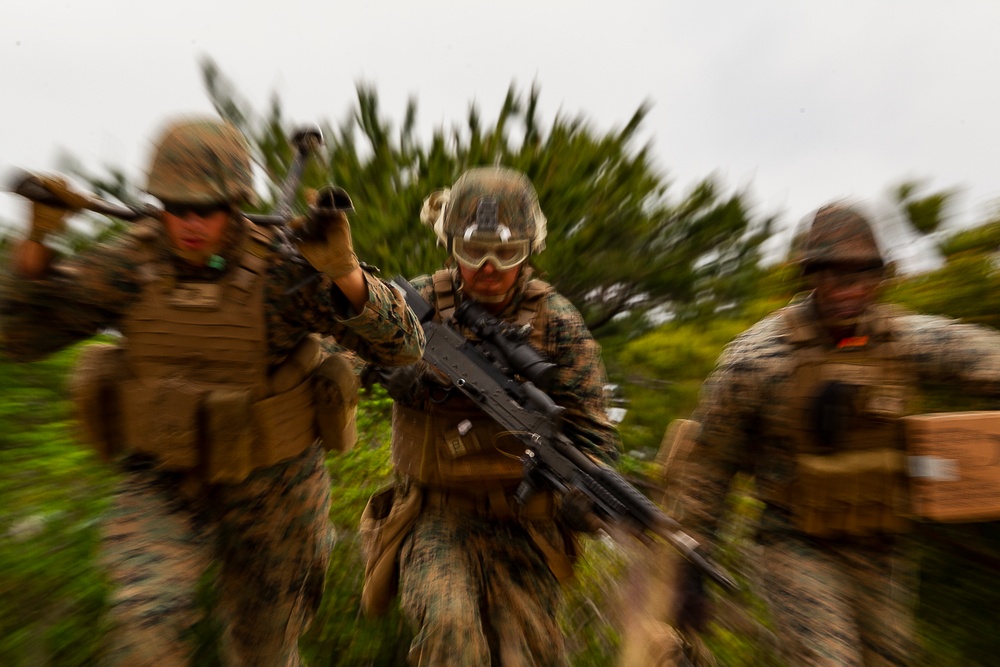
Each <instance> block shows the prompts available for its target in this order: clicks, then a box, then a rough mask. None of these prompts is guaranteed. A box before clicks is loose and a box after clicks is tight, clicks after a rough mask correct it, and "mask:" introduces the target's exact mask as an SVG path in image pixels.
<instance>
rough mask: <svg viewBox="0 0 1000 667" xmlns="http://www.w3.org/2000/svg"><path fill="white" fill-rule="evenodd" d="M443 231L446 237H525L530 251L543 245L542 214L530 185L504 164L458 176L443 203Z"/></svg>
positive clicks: (500, 240) (520, 238)
mask: <svg viewBox="0 0 1000 667" xmlns="http://www.w3.org/2000/svg"><path fill="white" fill-rule="evenodd" d="M443 231H444V234H445V235H446V236H447V238H448V239H449V240H450V239H453V238H455V237H456V236H458V237H463V238H466V239H470V238H478V239H483V240H487V239H495V240H496V241H499V242H507V241H513V240H527V241H529V242H530V243H531V246H532V248H531V250H532V252H539V251H541V250H542V249H543V248H544V247H545V216H544V215H542V211H541V207H540V206H539V205H538V195H537V194H536V192H535V188H534V186H533V185H532V184H531V181H530V180H528V177H527V176H525V175H524V174H522V173H521V172H519V171H514V170H513V169H507V168H504V167H479V168H476V169H470V170H469V171H467V172H465V173H464V174H462V175H461V176H460V177H459V179H458V180H457V181H456V182H455V185H454V186H452V188H451V192H450V194H449V197H448V202H447V204H446V205H445V211H444V229H443Z"/></svg>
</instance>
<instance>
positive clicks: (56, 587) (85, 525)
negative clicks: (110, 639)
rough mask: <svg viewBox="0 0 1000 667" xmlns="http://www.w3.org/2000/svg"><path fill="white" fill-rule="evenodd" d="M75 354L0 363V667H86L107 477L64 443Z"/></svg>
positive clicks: (100, 594)
mask: <svg viewBox="0 0 1000 667" xmlns="http://www.w3.org/2000/svg"><path fill="white" fill-rule="evenodd" d="M76 353H77V349H72V350H67V351H64V352H62V353H60V354H58V355H55V356H53V357H51V358H49V359H47V360H45V361H42V362H38V363H35V364H30V365H22V364H12V363H8V362H5V361H2V360H0V396H2V397H3V399H2V401H0V470H2V471H3V473H2V475H0V507H3V508H4V511H3V513H2V515H0V601H2V602H0V664H4V665H24V666H25V667H30V666H33V665H42V664H45V665H50V664H51V665H67V666H69V665H88V664H93V662H94V656H95V655H96V654H97V644H98V639H99V637H100V634H101V630H102V626H101V613H102V611H103V609H104V606H105V595H106V593H105V588H104V583H103V579H102V576H101V573H100V570H99V568H98V567H97V565H96V563H95V561H94V557H95V550H96V545H97V540H98V535H97V528H96V521H97V519H98V517H99V516H100V513H101V512H102V511H103V509H104V508H105V506H106V499H107V493H108V491H109V488H110V483H111V479H110V476H109V475H108V473H107V472H106V471H105V470H104V469H103V468H102V467H101V466H100V465H99V464H98V462H97V461H96V457H94V456H93V455H91V454H90V452H88V451H87V450H84V449H82V448H81V447H80V446H79V445H78V444H77V443H76V442H75V441H74V439H73V436H72V428H71V424H70V422H69V421H68V400H67V395H66V390H65V387H64V384H63V377H64V374H65V370H66V367H67V365H68V364H69V363H70V362H71V361H72V359H73V358H75V355H76Z"/></svg>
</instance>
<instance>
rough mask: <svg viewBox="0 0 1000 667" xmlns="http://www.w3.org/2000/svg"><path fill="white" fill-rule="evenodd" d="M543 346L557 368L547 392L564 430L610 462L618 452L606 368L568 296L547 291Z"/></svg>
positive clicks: (581, 445)
mask: <svg viewBox="0 0 1000 667" xmlns="http://www.w3.org/2000/svg"><path fill="white" fill-rule="evenodd" d="M546 310H547V312H548V325H547V330H546V332H545V337H546V347H547V348H548V353H549V357H550V359H551V361H552V362H553V363H555V364H556V365H557V366H558V367H559V370H558V373H557V374H556V379H555V381H554V382H553V386H552V391H551V396H552V399H553V400H554V401H555V402H556V403H557V404H559V405H560V406H562V407H564V408H566V416H565V426H564V430H565V433H566V435H567V436H569V438H570V439H571V440H572V441H573V443H574V444H576V446H577V447H579V448H580V449H581V450H583V451H585V452H587V453H590V454H593V455H595V456H597V457H598V458H600V459H601V460H603V461H605V462H607V463H611V462H613V461H616V460H617V459H618V458H619V456H620V455H621V450H622V443H621V439H620V438H619V436H618V430H617V429H616V428H615V427H614V425H613V424H612V423H611V420H610V419H609V418H608V398H607V394H606V392H605V389H604V387H605V385H606V384H607V381H608V380H607V373H606V371H605V368H604V361H603V360H602V359H601V346H600V345H599V344H598V343H597V341H596V340H594V336H593V335H592V334H591V333H590V330H589V329H587V325H586V323H585V322H584V321H583V317H582V316H581V315H580V313H579V312H578V311H577V310H576V308H574V307H573V305H572V304H571V303H570V301H569V300H568V299H566V298H565V297H564V296H561V295H559V294H557V293H555V292H552V293H550V294H549V296H548V304H547V308H546Z"/></svg>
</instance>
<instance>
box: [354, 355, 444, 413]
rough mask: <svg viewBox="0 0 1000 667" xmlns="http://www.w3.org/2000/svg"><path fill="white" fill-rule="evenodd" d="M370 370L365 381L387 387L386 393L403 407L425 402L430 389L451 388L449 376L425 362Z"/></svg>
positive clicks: (374, 367) (367, 369)
mask: <svg viewBox="0 0 1000 667" xmlns="http://www.w3.org/2000/svg"><path fill="white" fill-rule="evenodd" d="M369 368H370V369H371V370H370V371H369ZM369 368H366V369H365V373H364V375H363V377H364V378H365V381H366V382H368V381H369V380H370V379H374V380H375V381H377V382H378V383H379V384H380V385H382V386H383V387H385V390H386V392H388V394H389V396H391V397H392V399H393V400H394V401H398V402H399V403H402V404H403V405H419V404H421V403H422V402H423V399H424V396H425V395H426V393H427V390H428V389H434V388H447V387H450V386H451V380H449V379H448V378H447V376H445V375H442V374H441V373H439V372H438V371H437V370H436V369H435V368H434V367H433V366H431V365H430V364H428V363H427V362H426V361H423V360H420V361H418V362H416V363H413V364H407V365H406V366H396V367H393V368H384V367H382V366H370V367H369Z"/></svg>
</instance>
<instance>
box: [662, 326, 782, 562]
mask: <svg viewBox="0 0 1000 667" xmlns="http://www.w3.org/2000/svg"><path fill="white" fill-rule="evenodd" d="M790 352H791V348H790V345H789V343H788V342H787V336H786V335H785V333H784V329H783V326H782V323H781V320H780V319H779V318H778V317H776V316H775V315H771V316H769V317H767V318H766V319H764V320H762V321H761V322H759V323H757V324H756V325H754V326H753V327H751V328H750V329H748V330H747V331H745V332H744V333H742V334H741V335H740V336H738V337H737V338H736V339H734V340H733V341H732V342H731V343H730V344H729V345H727V346H726V349H725V350H724V351H723V353H722V355H721V356H720V357H719V360H718V362H717V364H716V367H715V370H713V371H712V373H711V375H709V377H708V379H707V380H706V381H705V383H704V384H703V385H702V388H701V397H700V400H699V404H698V408H697V409H696V411H695V414H694V416H693V417H692V419H695V420H696V421H698V422H699V423H700V424H701V430H700V432H699V434H698V436H697V438H696V439H695V441H694V443H693V444H692V446H691V449H690V450H689V451H688V453H687V455H686V456H685V457H684V459H683V460H679V461H675V463H674V465H676V466H678V468H677V471H676V472H675V473H671V479H672V480H673V483H672V484H671V486H670V488H669V489H668V496H669V498H671V500H672V501H673V503H674V507H673V508H672V510H673V511H674V512H675V514H676V516H677V518H678V520H679V521H681V523H682V525H684V527H685V528H686V529H687V530H689V531H691V532H692V533H693V534H695V535H697V536H699V538H700V539H702V540H705V541H706V542H710V540H711V538H712V536H713V535H714V533H715V529H716V524H717V521H718V519H719V517H720V515H721V513H722V511H723V508H724V506H725V499H726V495H727V493H728V491H729V488H730V484H731V483H732V480H733V477H734V476H735V475H736V474H737V473H738V472H741V471H742V472H748V473H753V472H755V468H756V465H757V463H758V457H757V456H756V449H755V448H756V447H757V445H758V439H759V436H760V423H761V420H762V418H763V416H764V413H765V409H766V406H767V404H768V401H769V400H770V398H769V397H770V396H773V395H774V388H775V386H776V385H777V383H778V382H780V373H779V369H780V368H782V367H783V366H782V363H781V361H782V360H784V359H787V358H788V357H789V354H790ZM777 463H778V462H774V461H772V462H770V465H777Z"/></svg>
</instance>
